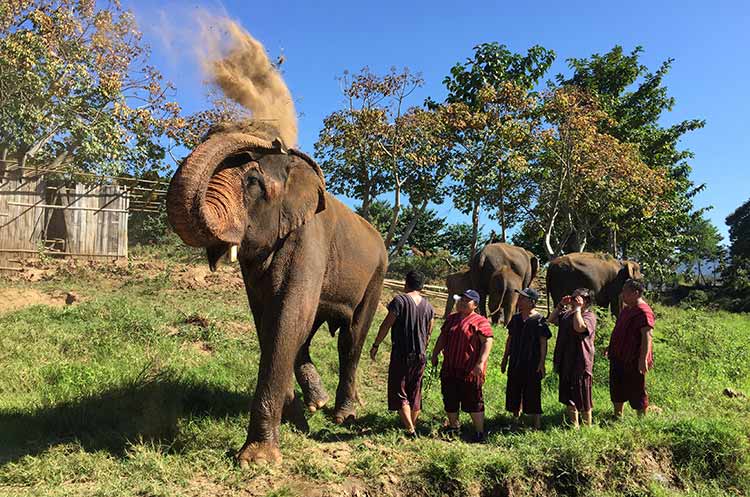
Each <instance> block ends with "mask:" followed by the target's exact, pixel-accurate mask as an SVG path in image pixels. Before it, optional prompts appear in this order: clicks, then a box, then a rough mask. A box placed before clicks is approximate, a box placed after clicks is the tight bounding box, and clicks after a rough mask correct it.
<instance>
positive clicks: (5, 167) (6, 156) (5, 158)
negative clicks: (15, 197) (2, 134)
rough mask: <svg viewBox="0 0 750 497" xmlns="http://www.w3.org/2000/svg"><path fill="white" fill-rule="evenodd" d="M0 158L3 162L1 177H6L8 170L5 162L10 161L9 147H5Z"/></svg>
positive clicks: (0, 170)
mask: <svg viewBox="0 0 750 497" xmlns="http://www.w3.org/2000/svg"><path fill="white" fill-rule="evenodd" d="M0 157H2V158H1V159H0V161H2V162H0V177H3V176H4V175H5V170H6V169H7V168H8V166H7V164H6V162H5V161H6V160H8V148H7V147H3V153H2V155H0Z"/></svg>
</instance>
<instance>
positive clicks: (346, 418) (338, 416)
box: [333, 407, 357, 425]
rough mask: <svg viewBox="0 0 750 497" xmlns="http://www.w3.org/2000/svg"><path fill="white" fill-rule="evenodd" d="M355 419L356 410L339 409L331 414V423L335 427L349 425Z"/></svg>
mask: <svg viewBox="0 0 750 497" xmlns="http://www.w3.org/2000/svg"><path fill="white" fill-rule="evenodd" d="M355 419H357V410H356V409H354V408H344V407H339V408H337V409H336V411H335V412H334V413H333V422H334V423H336V424H337V425H341V424H344V423H351V422H353V421H354V420H355Z"/></svg>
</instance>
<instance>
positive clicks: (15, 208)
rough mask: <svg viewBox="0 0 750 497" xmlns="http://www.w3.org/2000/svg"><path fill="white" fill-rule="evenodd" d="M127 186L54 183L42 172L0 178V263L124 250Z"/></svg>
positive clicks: (120, 254)
mask: <svg viewBox="0 0 750 497" xmlns="http://www.w3.org/2000/svg"><path fill="white" fill-rule="evenodd" d="M128 208H129V195H128V189H127V188H125V187H122V186H117V185H88V184H81V183H77V184H74V185H60V184H53V183H50V182H48V181H47V180H46V179H45V177H44V176H36V177H20V178H15V179H11V178H7V177H6V178H4V179H3V178H0V268H2V269H5V270H14V269H18V268H19V265H20V263H21V261H22V260H23V259H27V258H29V257H35V256H37V255H39V254H40V253H42V252H44V253H46V254H48V255H57V256H71V257H81V258H90V259H101V258H110V259H118V258H126V257H127V255H128Z"/></svg>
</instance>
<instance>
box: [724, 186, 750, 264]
mask: <svg viewBox="0 0 750 497" xmlns="http://www.w3.org/2000/svg"><path fill="white" fill-rule="evenodd" d="M726 223H727V226H729V254H730V255H731V256H732V257H738V258H739V257H742V258H746V259H750V199H748V200H747V202H745V203H744V204H742V205H740V206H739V207H737V209H735V210H734V212H732V213H731V214H730V215H728V216H727V219H726Z"/></svg>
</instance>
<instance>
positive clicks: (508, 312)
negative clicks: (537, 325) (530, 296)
mask: <svg viewBox="0 0 750 497" xmlns="http://www.w3.org/2000/svg"><path fill="white" fill-rule="evenodd" d="M516 302H518V294H517V293H516V292H514V291H512V290H506V292H505V297H504V299H503V324H504V325H506V326H507V325H508V323H509V322H510V318H512V317H513V311H514V310H515V309H516Z"/></svg>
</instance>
